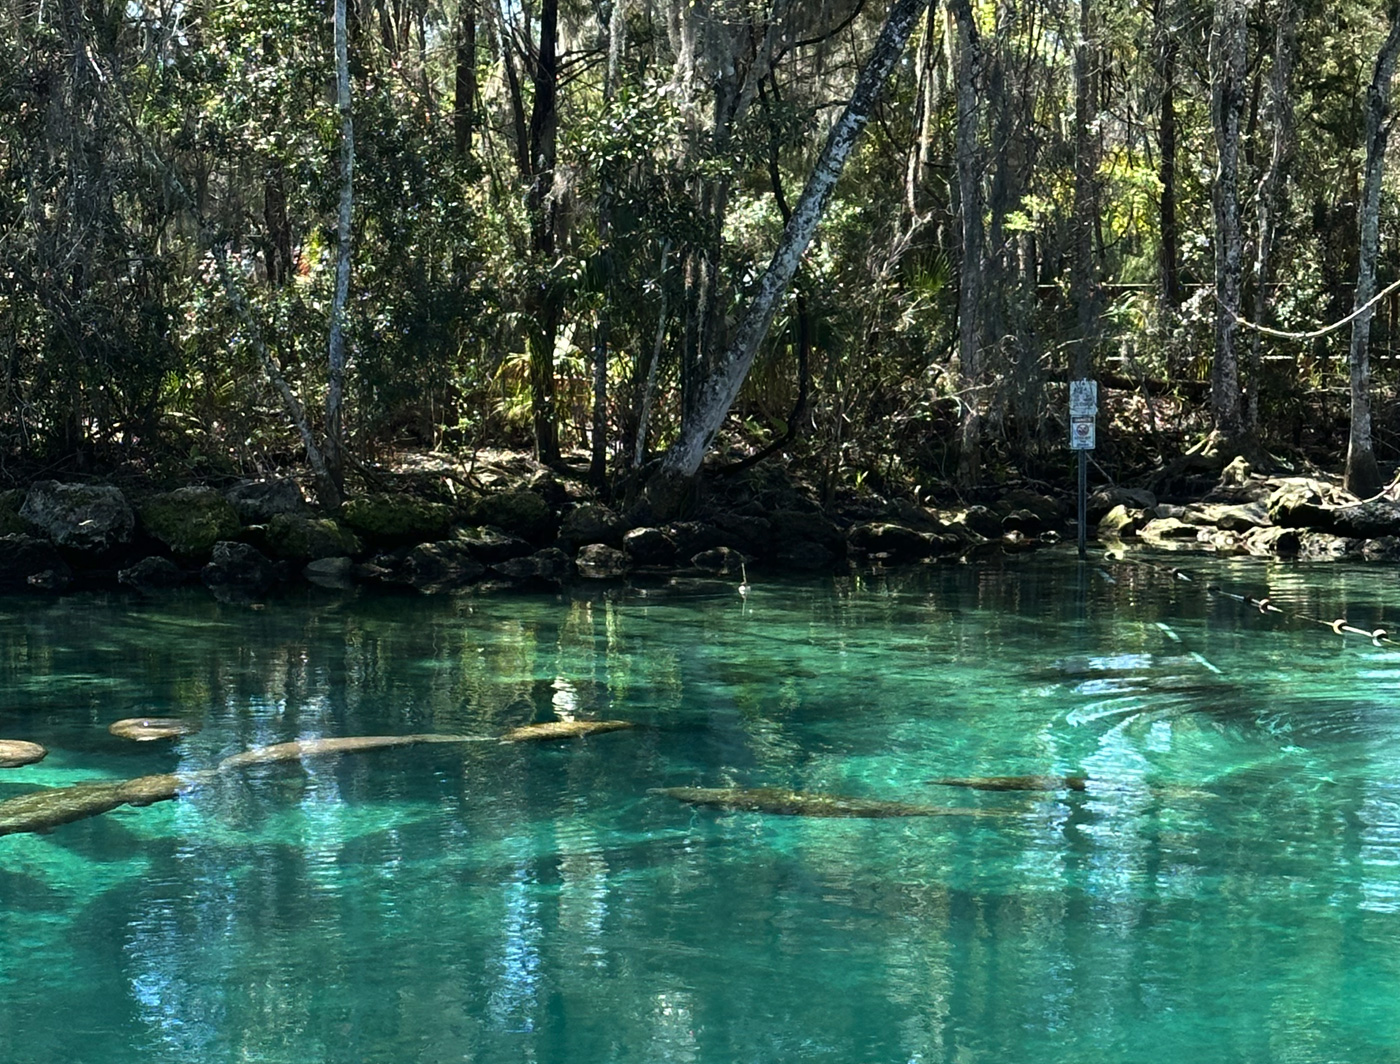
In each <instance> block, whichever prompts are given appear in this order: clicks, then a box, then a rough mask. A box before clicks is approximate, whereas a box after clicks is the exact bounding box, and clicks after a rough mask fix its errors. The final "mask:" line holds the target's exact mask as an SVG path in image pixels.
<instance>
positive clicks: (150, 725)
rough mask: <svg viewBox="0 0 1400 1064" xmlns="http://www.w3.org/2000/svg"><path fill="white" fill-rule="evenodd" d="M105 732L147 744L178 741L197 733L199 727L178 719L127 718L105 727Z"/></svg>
mask: <svg viewBox="0 0 1400 1064" xmlns="http://www.w3.org/2000/svg"><path fill="white" fill-rule="evenodd" d="M107 730H108V731H109V732H111V733H112V734H113V735H115V736H116V737H117V738H119V739H134V740H136V741H137V742H138V743H147V742H150V741H151V740H153V739H178V738H180V737H181V736H182V735H193V734H194V733H195V732H197V731H199V725H198V724H196V723H195V722H194V721H192V720H181V719H180V718H179V717H127V718H126V719H125V720H118V721H113V722H112V723H111V724H109V725H107Z"/></svg>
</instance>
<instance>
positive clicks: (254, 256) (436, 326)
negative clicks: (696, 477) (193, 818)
mask: <svg viewBox="0 0 1400 1064" xmlns="http://www.w3.org/2000/svg"><path fill="white" fill-rule="evenodd" d="M338 16H339V17H338ZM342 24H343V28H341V27H342ZM1397 27H1400V14H1397V9H1396V6H1395V5H1393V4H1392V5H1387V6H1386V7H1385V8H1384V9H1382V8H1379V7H1378V6H1377V5H1370V4H1358V3H1351V2H1346V3H1342V4H1340V5H1337V4H1322V3H1319V2H1317V0H1217V2H1216V3H1214V4H1206V3H1202V2H1200V0H1153V2H1152V3H1151V4H1129V3H1123V2H1121V0H1079V2H1078V3H1077V4H1075V3H1062V2H1060V0H1024V2H1021V3H1012V2H1010V0H945V2H943V3H928V2H926V0H895V2H885V3H873V2H870V0H813V2H802V3H798V2H796V0H587V2H585V0H521V2H514V0H513V2H510V3H507V2H505V0H443V2H442V3H438V4H429V3H427V2H426V0H348V3H347V0H339V3H338V4H337V3H335V2H333V0H321V2H320V3H318V4H311V5H308V4H301V3H290V2H287V0H237V2H234V3H223V4H206V3H202V2H200V0H193V2H181V3H166V2H164V0H135V2H125V0H124V2H121V3H115V2H109V0H56V2H55V3H49V4H38V3H34V2H31V0H14V2H12V3H11V4H9V5H7V6H5V7H4V8H3V10H0V353H3V356H4V373H3V391H0V459H3V461H4V462H5V465H6V468H7V469H8V470H9V472H10V473H11V475H20V474H21V473H22V472H23V471H25V470H33V469H36V468H58V467H63V466H65V465H66V466H69V467H72V468H77V469H84V468H100V467H103V466H110V465H114V464H116V463H119V462H122V461H126V460H139V461H142V462H148V463H160V464H164V465H165V466H167V467H171V468H177V469H182V470H183V471H184V472H185V473H186V474H187V475H191V476H213V475H219V474H223V473H234V472H246V471H249V470H255V469H266V468H270V467H281V466H287V465H292V464H297V463H301V462H303V461H306V460H307V459H308V458H311V459H312V460H313V464H314V463H315V462H316V461H319V460H323V459H324V464H325V465H326V470H325V474H326V475H328V476H329V478H330V479H329V480H323V481H322V484H323V486H324V490H323V491H322V494H323V495H325V494H333V485H334V484H335V482H336V481H337V479H338V478H339V477H340V476H342V475H343V469H344V465H345V463H347V462H348V463H350V464H352V465H353V464H355V463H360V464H364V463H369V462H372V461H374V460H377V459H379V458H381V457H383V456H384V455H386V454H388V453H391V452H393V451H394V450H395V449H398V448H406V447H407V448H445V449H463V450H469V449H471V448H474V447H479V446H482V445H485V444H493V445H508V446H519V447H530V448H533V449H534V450H535V451H536V453H537V454H538V455H539V456H540V457H541V458H542V459H545V460H557V459H559V458H560V456H561V455H568V454H570V453H576V452H586V453H587V454H588V455H589V456H590V458H591V474H592V477H593V479H594V481H595V483H597V485H598V486H599V487H600V488H602V489H604V490H605V491H611V492H615V493H622V492H624V491H628V490H634V489H635V488H636V487H637V486H638V485H639V484H641V483H642V482H643V481H644V480H645V479H646V478H647V477H652V476H654V474H655V470H656V469H658V468H660V469H662V470H668V471H670V472H671V473H673V474H675V473H679V474H681V475H683V476H690V475H692V474H693V473H694V472H695V470H696V469H697V468H698V466H699V464H700V461H701V460H702V459H705V458H706V457H709V458H710V459H711V460H712V461H713V462H715V463H716V464H717V465H720V466H730V467H732V466H734V465H736V464H741V463H744V462H746V461H752V460H754V459H756V458H757V457H758V456H760V455H766V454H770V453H775V452H778V453H782V454H785V455H787V456H788V458H789V460H790V461H792V462H794V463H797V464H800V465H801V466H802V467H803V469H804V470H806V471H807V472H808V473H810V475H811V477H812V480H813V482H814V483H816V484H817V485H818V486H819V488H820V490H821V491H822V493H823V494H824V495H826V496H827V497H832V496H834V495H835V494H836V493H838V492H840V491H843V490H847V489H852V488H857V487H873V488H876V489H878V490H884V491H888V492H892V493H893V492H906V491H912V492H915V493H918V492H931V491H934V490H937V489H938V488H939V486H942V485H949V486H958V487H962V488H967V487H970V486H974V485H976V484H977V483H979V482H997V481H1005V480H1008V479H1014V478H1017V477H1022V478H1044V479H1057V478H1060V477H1063V476H1064V475H1065V472H1064V471H1065V470H1067V469H1068V463H1067V462H1066V456H1065V440H1066V436H1067V425H1066V409H1065V408H1066V399H1065V387H1066V382H1067V380H1068V379H1070V378H1071V377H1073V376H1079V375H1089V376H1095V377H1097V378H1099V380H1100V381H1101V384H1102V387H1103V392H1102V394H1103V395H1104V397H1105V398H1104V402H1105V411H1104V412H1105V416H1106V417H1107V418H1111V419H1112V424H1113V428H1111V429H1110V428H1109V427H1108V426H1105V427H1104V428H1102V429H1101V432H1100V450H1099V455H1098V460H1099V462H1100V464H1101V465H1102V466H1103V467H1104V468H1105V469H1107V470H1109V471H1110V472H1111V473H1112V474H1113V475H1115V476H1118V477H1128V476H1131V475H1134V474H1138V473H1143V472H1145V471H1148V470H1151V469H1153V468H1154V467H1158V466H1162V465H1165V464H1169V463H1170V460H1171V459H1172V458H1173V457H1176V456H1179V455H1182V454H1184V453H1186V452H1188V451H1190V450H1191V449H1192V447H1193V445H1197V444H1199V443H1200V441H1203V440H1206V441H1208V444H1207V446H1208V448H1209V449H1211V450H1213V451H1214V453H1215V454H1217V455H1218V456H1222V457H1228V456H1230V455H1232V454H1234V453H1245V454H1248V455H1250V456H1251V457H1252V458H1255V459H1258V460H1265V461H1267V460H1272V459H1279V460H1292V459H1304V460H1309V461H1314V462H1318V463H1322V464H1330V465H1332V466H1333V467H1335V468H1340V467H1341V465H1342V464H1343V462H1346V463H1347V468H1348V476H1349V479H1350V478H1351V477H1352V468H1353V463H1361V462H1363V460H1369V461H1371V462H1373V463H1379V465H1380V466H1381V467H1386V468H1388V467H1390V466H1392V465H1393V464H1394V463H1395V462H1396V461H1397V459H1400V451H1397V448H1398V447H1400V408H1397V404H1396V401H1395V396H1396V385H1397V381H1396V379H1395V376H1394V354H1393V336H1394V333H1395V325H1396V316H1397V313H1400V296H1397V295H1396V294H1395V293H1394V291H1393V290H1392V289H1390V287H1389V286H1390V285H1391V283H1392V282H1393V281H1395V280H1396V277H1397V267H1398V266H1400V263H1397V258H1396V239H1395V237H1396V235H1397V229H1400V211H1397V203H1398V202H1400V201H1397V198H1396V196H1395V191H1396V190H1395V182H1394V179H1393V176H1392V175H1390V174H1388V172H1387V169H1386V167H1385V153H1386V150H1387V140H1386V136H1385V134H1386V133H1387V132H1388V130H1389V124H1390V122H1391V121H1392V120H1393V114H1392V106H1391V99H1392V94H1391V92H1390V80H1391V77H1392V74H1393V70H1394V61H1395V42H1396V40H1397V39H1400V38H1397V32H1400V30H1397ZM338 30H339V32H337V31H338ZM338 43H339V45H340V50H341V54H342V58H341V61H340V64H339V65H340V66H341V70H340V71H339V74H338V71H337V66H338V63H337V51H338V49H337V44H338ZM857 113H859V118H860V120H859V121H858V122H856V123H855V124H854V125H850V126H847V125H843V123H847V122H849V121H850V119H851V116H852V115H853V114H857ZM847 134H849V136H847ZM842 137H846V139H845V140H843V141H841V145H842V151H841V159H840V161H839V163H838V164H837V165H836V166H835V168H834V169H833V168H832V166H831V163H832V157H833V151H832V145H833V144H835V143H836V142H837V141H838V140H841V138H842ZM823 182H824V183H825V184H824V185H823ZM818 186H822V187H818ZM804 190H806V192H805V193H804ZM818 223H819V224H818ZM798 230H803V231H804V232H805V235H804V236H803V237H802V239H800V240H798V239H797V231H798ZM775 271H779V273H781V276H779V273H775ZM1376 293H1382V298H1380V299H1379V300H1378V301H1375V300H1374V298H1373V297H1374V296H1375V295H1376ZM1353 311H1363V313H1362V314H1361V316H1360V317H1359V318H1358V319H1356V321H1358V322H1360V324H1359V325H1356V324H1354V326H1353V328H1352V329H1350V330H1347V329H1338V330H1334V331H1331V332H1327V333H1324V334H1322V335H1310V336H1308V337H1306V338H1302V339H1299V338H1296V337H1292V336H1285V335H1283V334H1287V333H1297V334H1304V333H1308V334H1311V333H1315V332H1316V331H1317V329H1318V326H1320V325H1325V324H1327V323H1329V322H1336V321H1340V320H1341V319H1343V318H1346V317H1347V316H1348V315H1349V314H1350V313H1352V312H1353ZM1254 325H1260V326H1266V327H1268V329H1269V331H1268V332H1260V331H1256V330H1254V329H1253V328H1252V327H1253V326H1254ZM1198 449H1199V448H1198ZM1349 455H1350V458H1349V457H1348V456H1349ZM663 456H664V460H663V461H661V462H659V463H658V462H656V461H655V460H656V459H659V458H663ZM1358 456H1359V457H1358ZM1356 468H1357V470H1358V472H1357V473H1356V474H1355V476H1356V481H1355V482H1356V483H1357V484H1358V485H1360V487H1361V488H1362V489H1364V490H1366V491H1369V490H1374V489H1375V488H1376V487H1377V486H1379V484H1380V483H1381V482H1382V480H1378V479H1377V474H1375V473H1374V472H1370V471H1369V467H1367V466H1364V465H1357V467H1356ZM1382 479H1383V478H1382ZM323 501H329V500H325V499H323Z"/></svg>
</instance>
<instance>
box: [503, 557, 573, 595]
mask: <svg viewBox="0 0 1400 1064" xmlns="http://www.w3.org/2000/svg"><path fill="white" fill-rule="evenodd" d="M491 570H492V572H494V573H496V574H498V575H499V576H503V577H505V578H506V579H507V580H509V581H511V582H512V583H516V584H524V585H526V586H534V587H547V588H557V587H559V586H560V585H562V584H563V583H564V582H565V581H567V580H569V579H570V578H571V577H572V576H573V573H574V563H573V561H572V560H571V559H570V558H569V556H568V555H567V554H565V553H564V552H563V551H562V550H560V549H559V548H558V547H546V548H545V549H544V550H542V551H536V552H535V553H534V554H530V555H527V556H526V557H524V558H511V559H509V560H507V561H504V562H498V563H497V564H496V565H493V566H491Z"/></svg>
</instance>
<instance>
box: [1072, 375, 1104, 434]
mask: <svg viewBox="0 0 1400 1064" xmlns="http://www.w3.org/2000/svg"><path fill="white" fill-rule="evenodd" d="M1098 412H1099V382H1098V381H1089V380H1078V381H1070V382H1069V446H1070V449H1071V450H1074V451H1092V450H1093V449H1094V436H1095V431H1094V421H1095V418H1096V417H1097V416H1098Z"/></svg>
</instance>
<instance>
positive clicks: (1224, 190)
mask: <svg viewBox="0 0 1400 1064" xmlns="http://www.w3.org/2000/svg"><path fill="white" fill-rule="evenodd" d="M1244 45H1245V17H1244V4H1243V2H1242V0H1219V2H1218V3H1217V4H1216V8H1215V25H1214V27H1213V29H1212V31H1211V42H1210V80H1211V101H1210V102H1211V107H1210V110H1211V124H1212V125H1213V126H1214V129H1215V146H1216V152H1217V164H1216V171H1215V186H1214V189H1213V196H1212V199H1213V202H1214V207H1215V300H1216V307H1215V361H1214V363H1213V365H1212V367H1211V376H1210V405H1211V414H1212V415H1213V418H1214V422H1215V432H1214V437H1215V440H1216V441H1217V443H1218V445H1219V446H1220V447H1221V448H1222V449H1229V448H1231V447H1233V446H1235V445H1236V444H1238V443H1239V441H1240V434H1241V431H1242V428H1243V426H1242V423H1241V419H1240V373H1239V361H1238V356H1237V355H1236V353H1235V323H1236V321H1237V320H1238V318H1239V311H1240V275H1241V271H1242V262H1243V257H1244V256H1243V249H1242V247H1241V241H1240V196H1239V186H1238V182H1239V158H1240V117H1241V115H1242V113H1243V111H1244V90H1245V69H1244Z"/></svg>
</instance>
